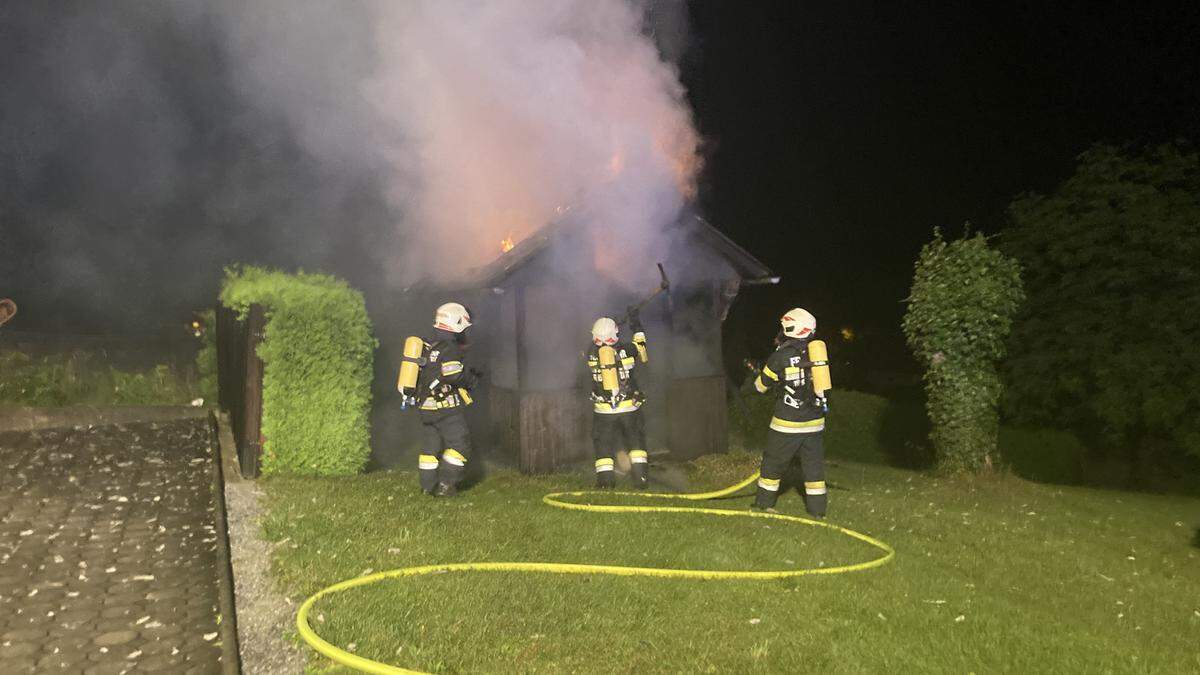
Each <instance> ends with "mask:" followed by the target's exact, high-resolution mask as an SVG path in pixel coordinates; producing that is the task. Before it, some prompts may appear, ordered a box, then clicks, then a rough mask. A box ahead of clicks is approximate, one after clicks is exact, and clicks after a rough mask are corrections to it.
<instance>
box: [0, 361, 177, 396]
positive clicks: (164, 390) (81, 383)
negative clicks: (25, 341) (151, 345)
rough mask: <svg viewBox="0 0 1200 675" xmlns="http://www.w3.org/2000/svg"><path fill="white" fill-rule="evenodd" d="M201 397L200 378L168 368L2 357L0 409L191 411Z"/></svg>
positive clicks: (0, 366) (163, 366) (0, 368)
mask: <svg viewBox="0 0 1200 675" xmlns="http://www.w3.org/2000/svg"><path fill="white" fill-rule="evenodd" d="M197 396H200V389H199V386H198V384H197V382H196V381H195V377H193V376H192V375H191V374H190V373H187V372H184V371H181V370H179V369H177V368H173V367H171V366H168V365H163V364H160V365H158V366H155V367H153V368H149V369H146V370H142V371H125V370H119V369H117V368H113V367H111V366H110V365H108V363H107V362H106V359H105V358H104V357H103V356H102V355H99V354H91V353H87V352H76V353H72V354H55V355H50V356H41V357H32V356H29V355H28V354H25V353H22V352H17V351H4V352H0V405H27V406H65V405H186V404H188V403H190V402H191V401H192V400H193V399H195V398H196V397H197Z"/></svg>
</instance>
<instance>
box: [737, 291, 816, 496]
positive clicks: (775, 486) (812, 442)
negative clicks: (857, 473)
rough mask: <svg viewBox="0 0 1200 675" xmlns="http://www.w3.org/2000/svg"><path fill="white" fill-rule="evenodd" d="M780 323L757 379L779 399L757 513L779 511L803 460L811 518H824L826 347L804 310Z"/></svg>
mask: <svg viewBox="0 0 1200 675" xmlns="http://www.w3.org/2000/svg"><path fill="white" fill-rule="evenodd" d="M780 324H781V326H782V331H781V333H780V335H779V337H778V338H777V339H776V343H777V348H776V349H775V352H774V353H772V354H771V356H770V357H769V358H768V359H767V362H766V364H765V365H763V367H762V370H761V371H760V372H759V373H758V376H757V377H756V378H755V379H754V388H755V389H756V390H757V391H758V393H760V394H765V393H767V392H768V391H771V390H775V391H776V395H777V397H778V398H777V400H776V403H775V409H774V416H773V417H772V418H771V428H770V430H769V431H768V432H767V446H766V448H765V449H764V450H763V458H762V466H761V469H760V474H761V475H760V477H759V479H758V494H757V495H756V497H755V500H754V505H753V508H755V509H759V510H764V511H771V512H774V510H775V502H776V500H777V499H779V486H780V481H781V480H782V478H783V476H784V473H785V472H786V471H787V469H788V468H789V467H790V466H791V465H792V462H793V461H794V460H795V459H797V457H798V458H799V460H800V470H801V472H802V473H803V474H804V505H805V508H806V509H807V510H808V513H809V514H810V515H812V516H815V517H817V518H823V517H825V507H826V500H827V495H826V487H825V448H824V445H823V438H822V437H823V436H824V430H825V411H826V409H827V404H826V394H827V391H828V389H829V370H828V369H829V366H828V363H827V357H826V355H825V343H824V342H821V341H820V340H814V339H813V336H814V333H815V332H816V330H817V320H816V318H815V317H813V315H812V314H810V313H808V312H807V311H805V310H803V309H801V308H799V307H797V308H795V309H792V310H791V311H789V312H788V313H787V314H784V315H783V317H782V318H781V319H780ZM814 357H815V358H814Z"/></svg>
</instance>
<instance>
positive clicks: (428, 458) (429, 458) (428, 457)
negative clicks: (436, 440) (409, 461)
mask: <svg viewBox="0 0 1200 675" xmlns="http://www.w3.org/2000/svg"><path fill="white" fill-rule="evenodd" d="M417 461H418V462H436V461H438V458H437V457H434V456H433V455H418V456H417Z"/></svg>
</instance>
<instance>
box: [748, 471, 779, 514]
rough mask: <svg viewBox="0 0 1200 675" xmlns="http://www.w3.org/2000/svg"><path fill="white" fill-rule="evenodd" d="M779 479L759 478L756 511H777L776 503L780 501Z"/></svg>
mask: <svg viewBox="0 0 1200 675" xmlns="http://www.w3.org/2000/svg"><path fill="white" fill-rule="evenodd" d="M779 482H780V481H779V479H778V478H759V479H758V493H757V494H756V495H755V496H754V506H753V508H754V509H757V510H761V511H770V512H774V511H775V501H776V500H777V499H779Z"/></svg>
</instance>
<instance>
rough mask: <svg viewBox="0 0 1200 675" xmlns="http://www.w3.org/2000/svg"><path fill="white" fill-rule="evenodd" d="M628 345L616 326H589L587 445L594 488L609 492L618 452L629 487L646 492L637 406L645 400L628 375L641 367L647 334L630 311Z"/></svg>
mask: <svg viewBox="0 0 1200 675" xmlns="http://www.w3.org/2000/svg"><path fill="white" fill-rule="evenodd" d="M629 327H630V329H631V330H632V331H633V340H632V342H626V341H623V340H620V339H619V338H618V336H617V322H616V321H614V320H612V319H610V318H608V317H601V318H599V319H597V320H596V323H594V324H592V345H591V348H590V349H588V352H587V355H586V356H587V365H588V369H589V370H590V371H591V376H592V396H591V398H592V409H593V411H594V413H595V414H594V415H592V442H593V444H594V447H595V451H596V487H600V488H609V487H613V485H614V484H615V482H616V480H615V478H614V477H613V469H614V467H613V463H614V460H615V457H616V454H617V452H618V451H619V450H626V451H628V452H629V461H630V473H631V478H632V480H633V484H634V486H635V487H637V488H638V489H645V488H646V486H647V483H648V476H647V469H648V467H649V458H648V456H647V455H646V423H645V420H644V419H643V417H642V412H641V407H642V403H643V401H645V397H644V396H643V395H642V392H641V391H640V390H638V387H637V381H636V380H635V379H634V375H633V371H634V368H635V367H636V366H637V365H638V364H644V363H646V362H647V361H648V360H649V359H648V355H647V353H646V333H645V331H644V330H642V325H641V322H640V321H639V320H638V315H637V311H636V310H634V309H633V308H630V312H629Z"/></svg>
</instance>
